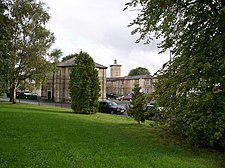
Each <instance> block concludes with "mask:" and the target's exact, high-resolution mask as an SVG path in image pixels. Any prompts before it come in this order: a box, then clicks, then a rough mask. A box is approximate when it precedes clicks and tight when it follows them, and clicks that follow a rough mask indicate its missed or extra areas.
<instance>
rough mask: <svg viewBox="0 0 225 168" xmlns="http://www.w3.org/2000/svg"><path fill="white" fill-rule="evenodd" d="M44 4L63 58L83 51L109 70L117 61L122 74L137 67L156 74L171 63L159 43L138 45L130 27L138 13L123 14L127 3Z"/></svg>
mask: <svg viewBox="0 0 225 168" xmlns="http://www.w3.org/2000/svg"><path fill="white" fill-rule="evenodd" d="M42 1H43V2H45V3H46V4H47V6H49V7H50V11H49V13H50V15H51V16H52V18H51V20H50V21H49V23H48V25H47V26H48V28H49V29H50V30H51V31H52V32H54V33H55V36H56V43H55V45H54V47H55V48H59V49H61V50H62V51H63V53H64V56H66V55H68V54H73V53H77V52H79V51H80V50H83V51H85V52H87V53H89V54H90V55H91V56H92V57H93V59H94V61H95V62H97V63H100V64H102V65H104V66H107V67H109V65H111V64H113V61H114V59H117V60H118V64H121V65H122V75H127V74H128V72H129V71H130V70H131V69H133V68H136V67H145V68H147V69H149V71H150V72H151V74H154V73H155V72H156V71H157V70H158V69H159V68H160V67H161V66H162V65H163V64H164V63H165V62H167V61H168V60H169V54H168V53H165V54H162V55H159V54H158V52H159V51H160V50H159V49H157V47H156V43H157V42H156V41H153V43H152V44H149V45H143V44H137V43H135V41H136V39H137V37H138V36H132V35H131V30H132V29H133V28H132V27H131V28H130V27H127V25H128V24H129V23H130V22H131V21H132V20H133V19H134V18H135V16H136V15H137V13H136V12H130V11H123V8H124V7H125V6H124V4H125V3H126V2H127V0H113V1H106V0H75V1H73V0H63V1H55V0H42ZM109 73H110V72H109V69H108V73H107V74H109Z"/></svg>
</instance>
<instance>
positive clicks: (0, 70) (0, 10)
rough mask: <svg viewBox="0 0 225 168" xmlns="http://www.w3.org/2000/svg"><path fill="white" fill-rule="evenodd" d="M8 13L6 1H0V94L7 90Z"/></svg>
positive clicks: (9, 22)
mask: <svg viewBox="0 0 225 168" xmlns="http://www.w3.org/2000/svg"><path fill="white" fill-rule="evenodd" d="M7 11H8V8H7V1H6V0H2V1H0V32H1V33H0V94H1V93H4V92H5V91H6V90H7V86H8V81H9V75H10V69H9V67H10V61H9V55H8V52H9V50H10V45H11V44H10V33H11V31H10V24H11V21H10V19H9V18H8V16H7V15H6V13H7Z"/></svg>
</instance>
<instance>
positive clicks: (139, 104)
mask: <svg viewBox="0 0 225 168" xmlns="http://www.w3.org/2000/svg"><path fill="white" fill-rule="evenodd" d="M145 104H146V97H145V94H144V93H143V92H142V91H141V88H140V87H139V85H135V87H134V89H133V93H132V101H131V103H130V105H129V106H128V108H127V113H128V115H129V116H132V117H134V119H135V120H136V121H137V122H138V124H140V122H144V121H145V114H144V109H143V107H144V105H145Z"/></svg>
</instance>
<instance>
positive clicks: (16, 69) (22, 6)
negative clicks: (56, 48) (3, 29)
mask: <svg viewBox="0 0 225 168" xmlns="http://www.w3.org/2000/svg"><path fill="white" fill-rule="evenodd" d="M8 8H9V11H8V15H9V18H10V20H12V22H13V24H12V27H11V29H12V33H13V34H12V38H11V42H12V49H11V50H10V52H9V56H10V60H9V61H10V62H11V64H12V65H11V66H10V67H9V68H10V69H11V74H10V76H11V79H10V91H11V101H12V102H13V103H15V91H16V87H17V86H18V84H19V82H20V81H24V80H26V79H30V80H35V82H36V83H39V82H41V81H42V79H43V78H45V76H46V75H47V72H48V71H49V69H51V65H52V64H51V62H50V61H51V58H52V57H51V56H54V54H53V55H50V57H48V58H49V59H50V60H48V61H47V60H46V56H47V55H48V54H47V53H48V51H49V48H50V47H51V45H52V44H53V43H54V40H55V38H54V35H53V34H52V33H51V32H50V31H49V30H47V29H46V27H45V25H46V23H47V22H48V20H49V19H50V16H49V14H48V8H46V6H45V4H44V3H42V2H40V1H39V2H36V1H35V0H29V1H28V0H12V1H11V3H10V4H9V6H8ZM53 60H54V59H53Z"/></svg>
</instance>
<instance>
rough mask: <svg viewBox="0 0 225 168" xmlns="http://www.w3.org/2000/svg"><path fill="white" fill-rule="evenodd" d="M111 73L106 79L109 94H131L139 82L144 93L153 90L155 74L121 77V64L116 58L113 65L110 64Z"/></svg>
mask: <svg viewBox="0 0 225 168" xmlns="http://www.w3.org/2000/svg"><path fill="white" fill-rule="evenodd" d="M110 74H111V76H110V77H109V78H107V79H106V81H107V87H106V92H107V93H108V94H111V93H112V94H116V95H127V94H130V93H132V90H133V89H134V86H135V85H136V84H139V86H140V87H141V89H142V91H143V92H144V93H147V94H150V93H152V92H153V89H154V88H153V76H151V75H137V76H124V77H121V65H118V64H117V61H116V60H115V61H114V64H113V65H110Z"/></svg>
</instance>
